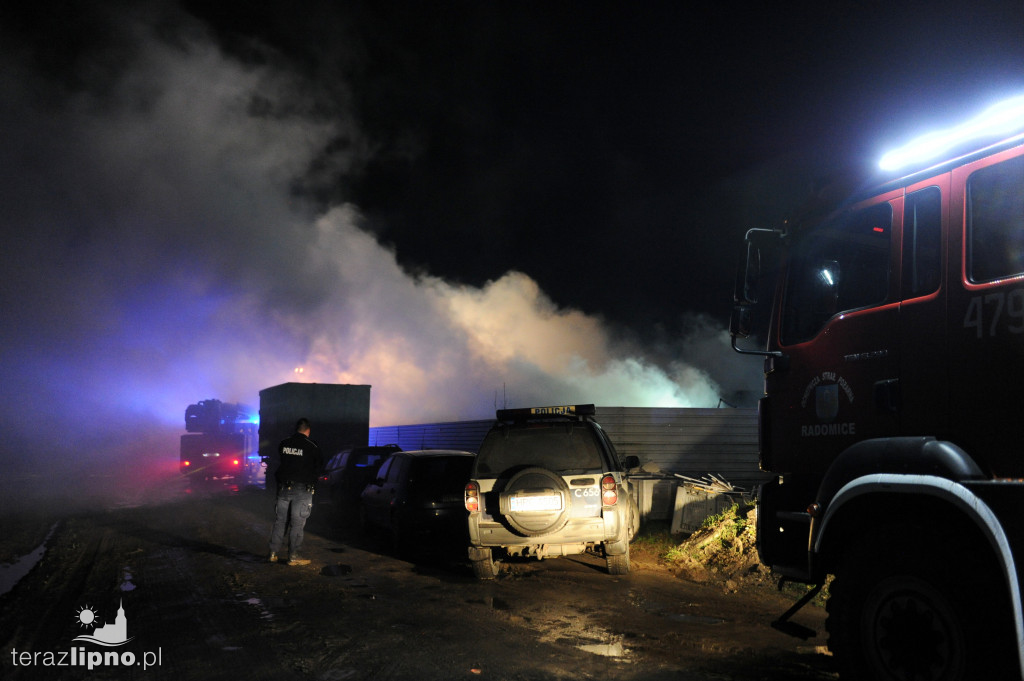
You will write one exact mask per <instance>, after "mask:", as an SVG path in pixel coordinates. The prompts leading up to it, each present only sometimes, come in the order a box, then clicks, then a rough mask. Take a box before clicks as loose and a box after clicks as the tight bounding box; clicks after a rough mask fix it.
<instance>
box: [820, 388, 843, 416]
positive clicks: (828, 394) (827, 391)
mask: <svg viewBox="0 0 1024 681" xmlns="http://www.w3.org/2000/svg"><path fill="white" fill-rule="evenodd" d="M814 413H815V415H816V416H817V417H818V420H819V421H832V420H833V419H835V417H836V416H838V415H839V385H838V384H836V383H831V384H829V385H819V386H818V387H817V388H815V389H814Z"/></svg>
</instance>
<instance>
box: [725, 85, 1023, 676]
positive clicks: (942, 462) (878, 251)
mask: <svg viewBox="0 0 1024 681" xmlns="http://www.w3.org/2000/svg"><path fill="white" fill-rule="evenodd" d="M1014 128H1015V129H1014ZM1022 131H1024V98H1017V99H1016V100H1010V101H1008V102H1006V103H1003V104H1001V105H997V106H996V107H993V108H992V109H990V110H989V111H987V112H985V113H984V114H983V115H982V116H979V117H978V118H975V119H973V120H971V121H969V122H968V123H966V124H964V125H962V126H956V127H954V128H950V129H948V130H946V131H943V132H942V133H935V134H931V135H929V136H927V137H924V138H922V139H921V140H918V141H916V142H914V143H913V144H911V145H908V146H907V147H905V148H903V149H901V150H898V151H897V152H894V153H893V154H890V155H888V156H887V157H886V158H885V159H884V165H883V169H884V170H886V171H887V172H888V173H889V174H890V177H893V176H896V175H897V173H896V172H895V170H894V169H897V168H898V167H899V168H898V169H899V172H900V173H903V176H902V177H900V179H896V180H891V181H889V182H888V183H886V184H883V185H881V186H878V187H877V188H876V189H874V190H871V191H868V192H863V193H859V194H854V195H852V197H851V198H850V199H849V200H846V201H844V202H843V204H842V205H839V206H836V207H835V209H834V210H832V211H828V212H825V213H820V215H822V217H821V218H820V219H819V218H815V219H807V220H804V221H802V222H801V223H798V224H790V225H787V226H786V228H785V229H752V230H750V231H749V232H748V233H747V238H746V244H745V247H746V258H745V266H743V267H741V269H740V274H739V276H738V277H737V286H736V292H735V295H734V299H735V306H734V310H733V317H732V323H731V327H732V335H733V347H734V349H736V350H737V351H739V352H743V353H754V354H759V355H763V356H764V358H765V359H764V376H765V383H764V396H763V397H762V399H761V401H760V404H759V413H760V449H761V467H762V469H763V470H765V471H768V472H771V473H772V474H773V477H772V479H771V481H770V482H768V483H767V484H765V485H764V486H762V488H761V489H760V493H759V507H758V526H757V535H758V550H759V555H760V558H761V560H762V561H763V562H764V563H765V564H766V565H769V566H771V567H772V568H773V569H774V570H775V571H776V572H777V573H780V574H781V575H782V576H783V579H789V580H794V581H797V582H803V583H806V584H808V585H812V587H813V588H811V589H810V590H809V592H808V594H807V596H805V597H804V598H803V599H801V600H800V601H799V602H798V603H796V604H795V605H794V607H793V608H792V609H791V610H790V611H789V612H788V613H786V614H785V615H783V616H782V617H781V618H780V619H779V621H778V622H777V623H776V624H777V626H779V627H780V628H783V629H785V628H787V627H789V628H792V627H793V623H791V622H789V621H788V618H789V617H790V616H791V615H792V614H793V613H795V612H796V610H797V609H799V607H801V606H802V605H803V604H804V603H806V602H808V601H809V600H810V598H812V597H813V596H814V595H815V594H816V593H817V591H818V590H819V589H820V588H821V586H822V585H823V584H824V583H825V582H826V578H827V577H828V576H829V575H833V576H834V579H833V581H832V582H831V584H830V585H829V602H828V624H827V628H828V634H829V646H830V648H831V649H832V651H833V653H834V655H835V656H836V659H837V663H838V665H839V668H840V673H841V677H842V678H843V679H844V681H845V680H846V679H871V680H878V679H1007V678H1010V679H1020V678H1021V670H1022V668H1024V617H1022V608H1021V577H1022V564H1024V132H1022ZM928 154H930V155H931V157H930V158H925V160H923V161H920V160H917V159H921V158H924V157H926V156H927V155H928ZM915 164H916V165H915ZM900 166H901V167H900Z"/></svg>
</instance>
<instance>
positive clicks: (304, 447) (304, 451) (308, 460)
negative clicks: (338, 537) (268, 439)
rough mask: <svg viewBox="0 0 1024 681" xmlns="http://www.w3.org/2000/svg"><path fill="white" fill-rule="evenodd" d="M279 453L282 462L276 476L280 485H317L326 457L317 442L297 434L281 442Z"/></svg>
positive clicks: (278, 448)
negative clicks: (290, 483)
mask: <svg viewBox="0 0 1024 681" xmlns="http://www.w3.org/2000/svg"><path fill="white" fill-rule="evenodd" d="M277 453H278V456H279V457H280V460H281V463H280V465H279V466H278V467H277V473H276V474H275V475H276V478H277V483H278V484H285V483H289V482H292V483H300V484H307V485H312V484H315V483H316V480H317V478H318V477H319V476H320V471H322V470H323V467H324V455H323V453H322V452H321V451H320V447H318V446H317V444H316V443H315V442H313V441H312V440H310V439H309V438H308V437H306V436H305V435H303V434H302V433H295V434H294V435H292V436H291V437H289V438H285V439H284V440H281V444H280V445H278V447H277Z"/></svg>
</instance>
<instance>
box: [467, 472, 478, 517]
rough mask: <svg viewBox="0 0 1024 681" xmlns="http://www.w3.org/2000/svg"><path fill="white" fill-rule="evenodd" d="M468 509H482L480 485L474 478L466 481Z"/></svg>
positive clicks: (471, 511)
mask: <svg viewBox="0 0 1024 681" xmlns="http://www.w3.org/2000/svg"><path fill="white" fill-rule="evenodd" d="M464 498H465V502H466V510H467V511H469V512H470V513H475V512H476V511H479V510H480V486H479V485H478V484H477V483H475V482H473V481H472V480H471V481H469V482H468V483H466V496H465V497H464Z"/></svg>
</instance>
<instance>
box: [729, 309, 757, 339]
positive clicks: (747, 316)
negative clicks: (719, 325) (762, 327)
mask: <svg viewBox="0 0 1024 681" xmlns="http://www.w3.org/2000/svg"><path fill="white" fill-rule="evenodd" d="M753 323H754V309H753V308H752V307H750V306H749V305H736V306H734V307H733V308H732V317H731V318H730V319H729V333H730V334H732V335H733V337H735V338H749V337H750V335H751V334H752V333H753Z"/></svg>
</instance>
